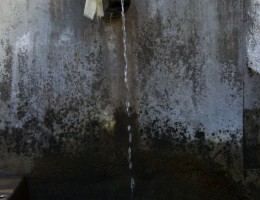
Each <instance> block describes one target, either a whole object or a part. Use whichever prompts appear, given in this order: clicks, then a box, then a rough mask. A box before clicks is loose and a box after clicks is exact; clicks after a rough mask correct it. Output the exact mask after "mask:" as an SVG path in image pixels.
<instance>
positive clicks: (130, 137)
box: [129, 133, 132, 143]
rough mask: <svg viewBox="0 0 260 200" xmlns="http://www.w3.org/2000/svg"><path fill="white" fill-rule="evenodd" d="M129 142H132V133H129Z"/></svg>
mask: <svg viewBox="0 0 260 200" xmlns="http://www.w3.org/2000/svg"><path fill="white" fill-rule="evenodd" d="M129 143H132V134H131V133H130V134H129Z"/></svg>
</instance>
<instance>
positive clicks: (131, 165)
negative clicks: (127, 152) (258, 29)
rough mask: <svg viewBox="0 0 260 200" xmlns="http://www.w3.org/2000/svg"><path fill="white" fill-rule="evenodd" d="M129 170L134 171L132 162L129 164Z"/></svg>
mask: <svg viewBox="0 0 260 200" xmlns="http://www.w3.org/2000/svg"><path fill="white" fill-rule="evenodd" d="M129 169H130V170H131V169H133V163H132V162H129Z"/></svg>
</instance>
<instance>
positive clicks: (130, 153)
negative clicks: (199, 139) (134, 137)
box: [128, 147, 132, 162]
mask: <svg viewBox="0 0 260 200" xmlns="http://www.w3.org/2000/svg"><path fill="white" fill-rule="evenodd" d="M131 157H132V149H131V147H129V148H128V161H129V162H130V161H131Z"/></svg>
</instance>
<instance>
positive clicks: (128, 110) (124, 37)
mask: <svg viewBox="0 0 260 200" xmlns="http://www.w3.org/2000/svg"><path fill="white" fill-rule="evenodd" d="M121 5H122V12H121V15H122V31H123V43H124V60H125V70H124V80H125V87H126V113H127V115H128V117H130V115H131V112H130V106H131V105H130V89H129V82H128V60H127V56H126V54H127V50H126V25H125V8H124V0H121ZM127 131H128V133H129V148H128V164H129V170H132V169H133V163H132V148H131V146H132V133H131V131H132V127H131V125H128V126H127ZM130 188H131V192H132V193H133V192H134V188H135V180H134V177H132V178H131V181H130Z"/></svg>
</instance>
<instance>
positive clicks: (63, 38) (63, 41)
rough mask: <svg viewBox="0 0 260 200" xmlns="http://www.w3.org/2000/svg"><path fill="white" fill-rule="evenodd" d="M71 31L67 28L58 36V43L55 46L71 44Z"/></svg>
mask: <svg viewBox="0 0 260 200" xmlns="http://www.w3.org/2000/svg"><path fill="white" fill-rule="evenodd" d="M73 35H74V34H73V31H72V30H71V29H69V28H67V29H66V30H65V31H63V32H62V33H61V34H60V36H59V40H58V43H57V44H56V46H62V45H68V44H70V42H71V38H72V37H73Z"/></svg>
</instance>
